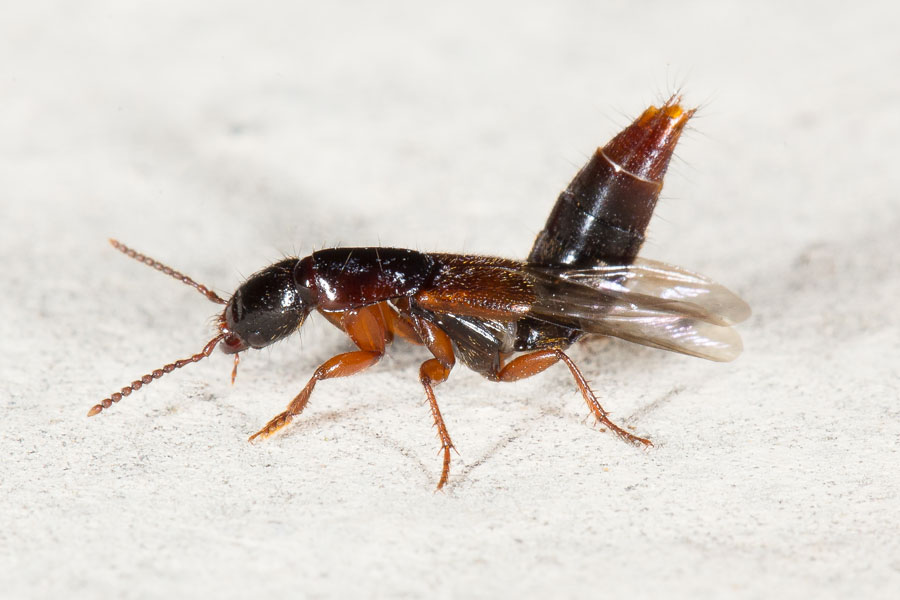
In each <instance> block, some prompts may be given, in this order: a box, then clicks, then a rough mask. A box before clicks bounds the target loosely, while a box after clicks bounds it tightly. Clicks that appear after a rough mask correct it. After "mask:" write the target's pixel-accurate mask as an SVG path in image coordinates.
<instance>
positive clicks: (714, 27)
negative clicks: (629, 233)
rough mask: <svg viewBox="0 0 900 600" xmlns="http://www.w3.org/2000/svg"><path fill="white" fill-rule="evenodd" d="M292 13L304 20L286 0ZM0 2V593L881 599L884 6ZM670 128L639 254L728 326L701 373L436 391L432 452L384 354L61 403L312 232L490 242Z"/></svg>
mask: <svg viewBox="0 0 900 600" xmlns="http://www.w3.org/2000/svg"><path fill="white" fill-rule="evenodd" d="M326 4H327V6H325V5H326ZM550 4H551V3H547V5H533V4H528V3H521V2H506V3H496V4H495V3H485V2H472V3H468V2H462V3H459V2H455V3H453V8H451V7H448V6H440V7H438V6H432V7H424V6H422V3H419V2H408V3H389V4H382V5H379V6H377V7H369V6H363V5H362V4H360V5H356V4H351V3H322V2H303V3H296V2H287V1H284V2H253V3H250V2H246V3H242V2H221V1H219V2H190V3H184V2H109V3H102V2H77V3H73V2H29V3H12V2H5V3H4V8H3V11H2V12H3V18H2V19H0V198H2V205H0V227H2V236H0V237H2V240H0V253H2V261H0V265H2V266H0V269H2V271H0V273H2V279H0V285H2V290H3V293H2V295H0V315H2V319H0V339H2V340H3V346H2V348H3V358H2V365H0V402H2V413H0V414H2V424H0V428H2V441H0V453H2V465H0V590H2V592H0V595H2V596H3V597H4V598H18V597H39V598H40V597H73V596H77V597H113V596H117V597H153V596H155V597H161V596H165V597H179V596H182V597H183V596H186V595H188V594H197V593H200V592H203V593H205V594H209V595H210V596H214V597H222V598H238V597H255V596H259V595H261V594H267V595H270V596H272V597H283V596H288V595H301V596H309V597H336V596H339V595H346V594H350V593H364V594H366V595H372V596H382V597H387V596H404V597H423V596H427V597H430V598H442V597H452V596H476V597H477V596H501V595H516V596H519V597H546V596H547V595H551V594H552V595H555V596H568V597H577V596H580V597H587V596H598V595H601V594H605V593H611V594H615V595H617V596H622V595H624V594H626V593H628V594H633V595H635V596H637V597H647V596H665V597H671V598H692V597H698V596H719V597H721V596H735V597H747V598H751V597H768V598H771V597H799V596H815V597H818V598H823V597H851V596H852V597H879V596H880V597H897V595H898V594H900V526H898V522H900V498H898V490H900V484H898V469H897V467H898V458H900V455H898V447H900V402H898V387H900V381H898V374H897V373H898V371H897V364H898V356H900V353H898V349H900V348H898V339H900V336H898V333H900V320H898V314H900V312H898V310H897V301H898V298H900V268H898V258H897V256H898V250H900V242H898V236H900V233H898V231H900V203H898V189H900V175H898V173H900V169H898V167H897V163H898V158H900V151H898V139H900V79H898V78H897V76H896V75H897V69H898V66H900V42H898V37H897V33H896V27H897V23H898V20H900V9H898V8H897V7H896V5H895V4H891V3H887V2H882V3H877V4H876V3H873V4H867V3H865V2H854V3H844V2H820V3H815V4H813V3H797V4H794V5H788V4H784V3H779V8H767V7H766V5H762V4H759V3H738V2H735V3H729V2H717V3H708V4H707V3H703V2H692V1H684V2H665V3H664V2H658V3H645V4H641V3H635V2H622V3H607V4H605V5H601V3H593V2H555V3H552V6H553V7H552V8H551V7H550ZM676 89H683V91H684V93H685V95H686V99H687V102H689V103H692V104H700V105H702V108H701V110H700V113H699V116H698V118H696V119H695V121H694V123H693V129H692V130H691V131H689V132H688V133H687V134H686V136H685V138H684V139H683V140H682V143H681V145H680V147H679V151H678V158H677V160H676V162H675V163H674V164H673V167H672V169H671V170H670V173H669V176H668V179H667V185H666V189H665V192H664V193H665V197H664V199H663V200H662V202H661V203H660V206H659V209H658V214H657V218H656V219H655V220H654V224H653V225H652V232H651V233H652V237H651V240H650V242H649V243H648V244H647V245H646V247H645V252H644V254H645V255H647V256H651V257H654V258H658V259H663V260H667V261H670V262H675V263H678V264H682V265H684V266H687V267H690V268H693V269H696V270H699V271H701V272H703V273H706V274H708V275H710V276H712V277H714V278H716V279H718V280H720V281H722V282H725V283H727V284H728V285H729V286H730V287H732V288H733V289H735V290H736V291H738V292H739V293H740V294H742V295H743V296H744V297H745V298H746V299H747V300H748V301H749V302H750V304H751V305H752V306H753V308H754V311H755V314H754V317H753V318H752V320H750V321H749V322H748V323H746V324H745V325H744V326H742V327H741V331H742V333H743V335H744V338H745V344H746V351H745V353H744V355H743V356H742V357H741V358H740V359H739V360H738V361H737V362H735V363H732V364H728V365H718V364H711V363H707V362H704V361H700V360H696V359H690V358H686V357H681V356H675V355H670V354H667V353H664V352H660V351H655V350H650V349H645V348H640V347H636V346H631V345H628V344H626V343H624V342H602V341H600V342H594V343H590V344H587V345H584V346H582V347H579V348H578V349H576V350H574V352H573V354H574V357H575V358H576V359H577V361H578V362H579V363H580V364H581V365H582V366H583V368H584V370H585V372H586V373H588V374H589V376H590V377H591V378H592V380H593V383H594V386H595V387H596V389H597V390H598V391H599V392H600V393H601V395H602V398H603V401H604V403H605V404H606V405H607V406H608V407H609V408H610V409H611V410H612V411H614V414H615V415H616V416H617V417H618V418H619V419H620V420H624V421H625V422H627V423H628V424H629V425H630V426H632V427H633V428H634V429H635V430H636V431H637V432H639V433H641V434H646V435H649V436H651V437H652V438H653V440H654V441H655V442H656V444H657V445H656V447H655V448H654V449H652V450H650V451H641V450H638V449H635V448H632V447H629V446H628V445H626V444H623V443H622V442H620V441H619V440H617V439H615V438H614V437H613V436H611V435H609V434H608V433H603V432H600V431H597V430H596V429H594V428H592V427H590V425H589V424H587V423H584V422H583V421H584V418H585V408H584V406H583V403H582V401H581V400H580V398H579V397H578V396H577V395H576V394H575V393H574V391H572V390H573V388H572V385H571V381H570V379H569V377H568V375H567V373H566V372H565V370H564V369H562V368H561V367H557V368H554V369H552V370H551V371H549V372H547V373H545V374H543V375H541V376H539V377H536V378H534V379H533V380H530V381H526V382H521V383H519V384H516V385H498V384H492V383H489V382H487V381H484V380H482V379H480V378H479V377H478V376H476V375H475V374H473V373H471V372H467V371H465V370H464V369H458V370H457V371H455V372H454V374H453V376H452V377H451V379H450V381H449V382H448V383H447V384H446V385H444V386H442V387H440V388H439V398H440V400H441V405H442V408H443V411H444V415H445V417H446V420H447V423H448V426H449V428H450V432H451V434H452V436H453V439H454V440H455V442H456V444H457V446H458V447H459V451H460V455H461V456H459V457H454V459H453V470H452V474H451V481H450V485H449V486H448V487H447V489H446V491H445V492H444V493H439V494H433V493H432V490H433V488H434V485H435V483H436V481H437V477H438V474H439V470H440V460H439V457H438V456H437V454H436V451H437V442H436V440H435V438H434V434H433V431H432V430H431V428H430V425H431V424H430V421H429V416H428V411H427V407H425V406H423V405H422V396H423V395H422V392H421V389H420V386H419V384H418V382H417V381H416V368H417V366H418V364H419V362H420V361H421V360H422V359H423V358H424V355H423V353H422V352H421V350H419V349H415V348H409V347H406V346H397V347H395V348H394V349H393V350H392V351H391V354H390V356H389V357H388V358H387V359H386V360H385V361H384V362H383V363H382V364H381V365H379V366H378V368H376V369H373V370H372V371H371V372H369V373H367V374H365V375H362V376H358V377H355V378H351V379H347V380H342V381H333V382H328V383H326V384H323V385H321V386H320V387H319V389H318V390H317V392H316V394H315V396H314V398H313V402H312V404H311V405H310V408H309V410H308V413H307V414H305V415H304V416H303V417H302V418H301V419H299V420H298V422H297V423H296V425H295V426H294V427H292V428H291V429H290V431H288V432H287V433H286V434H285V435H282V436H280V437H277V438H275V439H272V440H270V441H268V442H266V443H262V444H257V445H250V444H248V443H247V442H246V437H247V435H248V434H250V433H253V432H254V431H256V429H257V428H258V427H259V426H260V425H262V424H263V423H264V422H265V421H266V420H267V419H268V418H270V417H271V416H273V415H274V414H275V413H277V412H278V411H280V410H281V409H282V407H283V406H284V404H285V403H286V402H287V401H288V400H289V398H290V397H291V396H292V395H293V394H294V393H295V392H296V391H297V390H298V389H299V388H300V387H301V386H302V384H303V383H304V382H305V380H306V378H307V377H308V375H309V374H310V373H311V372H312V370H313V369H314V367H315V366H316V365H317V364H318V363H319V362H321V361H322V360H324V359H325V358H327V357H329V356H330V355H332V354H333V353H336V352H339V351H342V350H343V349H344V348H345V347H346V345H347V342H346V341H345V340H344V339H342V337H341V336H340V335H339V334H338V332H337V331H336V330H333V329H332V328H331V327H330V326H327V325H325V324H323V322H322V321H318V322H316V323H315V324H311V325H309V326H308V328H307V330H305V331H304V332H303V335H302V339H301V337H300V336H298V337H297V338H295V339H291V340H290V341H287V342H285V343H282V344H279V345H278V346H276V347H275V348H272V349H271V350H266V351H263V352H259V353H257V354H255V355H250V356H247V358H246V360H245V362H244V364H243V365H242V369H241V373H240V375H239V378H238V383H237V385H236V386H235V387H234V388H232V387H231V386H229V384H228V372H229V369H230V363H229V361H228V359H227V358H226V357H224V356H223V355H221V354H216V355H215V356H214V357H213V358H212V359H211V360H208V361H204V363H202V364H200V365H196V366H194V367H192V368H190V369H185V370H184V371H181V372H179V373H178V374H177V375H174V376H170V377H168V378H166V379H164V380H162V381H160V382H157V383H154V384H153V385H152V386H151V387H150V388H148V389H147V390H144V391H143V392H142V393H140V394H139V395H137V396H132V397H131V398H128V399H127V401H125V402H123V403H122V404H120V405H118V406H116V407H115V409H114V410H111V411H110V412H109V413H108V414H104V415H102V416H101V417H98V418H94V419H86V418H85V416H84V415H85V412H86V410H87V409H88V408H89V407H90V406H91V405H93V404H94V403H96V402H97V401H98V400H99V399H101V398H102V397H104V396H105V395H106V394H108V393H109V392H111V391H112V390H114V389H116V388H117V387H119V386H121V385H122V384H124V383H125V382H127V381H130V380H131V379H132V378H134V377H135V376H136V375H139V374H141V373H144V372H146V371H147V370H148V369H152V368H155V367H157V366H159V365H161V364H163V363H164V362H167V361H168V360H171V359H174V358H180V357H182V356H186V355H189V354H190V353H192V352H195V351H197V350H199V348H200V347H201V346H202V344H203V342H205V340H207V339H208V338H209V336H210V333H209V332H210V318H211V316H212V315H213V314H214V313H215V311H216V308H215V307H213V306H212V305H210V304H209V303H207V302H206V301H205V300H204V299H202V298H201V297H199V296H198V295H197V294H196V293H195V292H193V291H191V290H189V289H187V288H186V287H184V286H181V285H179V284H177V283H175V282H173V281H170V280H167V279H166V278H164V277H162V276H161V275H159V274H157V273H154V272H152V271H150V270H149V269H146V268H144V267H141V266H140V265H138V264H136V263H134V262H132V261H129V260H126V259H125V258H124V257H122V256H120V255H118V254H116V253H115V252H113V251H112V250H111V249H110V248H109V246H108V245H107V244H106V241H105V240H106V238H107V237H109V236H113V235H114V236H117V237H119V238H120V239H122V240H124V241H126V242H128V243H129V244H131V245H133V246H135V247H136V248H138V249H141V250H144V251H146V252H148V253H150V254H152V255H153V256H155V257H157V258H159V259H160V260H164V261H166V262H169V263H171V264H172V265H173V266H175V267H177V268H179V269H182V270H184V271H185V272H187V273H189V274H191V275H192V276H194V277H196V278H197V279H198V280H200V281H202V282H206V283H208V284H211V285H213V286H214V287H215V289H217V290H219V291H221V292H223V293H226V294H227V293H229V292H230V291H231V290H232V289H233V288H234V287H235V286H236V285H237V284H238V283H239V282H240V281H241V279H242V277H244V276H246V275H248V274H250V273H251V272H253V271H254V270H256V269H258V268H260V267H261V266H263V265H265V264H267V263H268V262H270V261H272V260H273V259H276V258H278V257H280V256H281V255H282V254H283V253H294V252H297V253H307V252H309V251H310V250H311V249H313V248H319V247H323V246H328V245H336V244H353V245H365V244H379V243H380V244H383V245H397V246H409V247H415V248H420V249H426V250H443V251H461V250H465V251H470V252H479V253H491V254H499V255H507V256H511V257H522V256H524V255H525V254H526V253H527V251H528V249H529V247H530V245H531V242H532V240H533V238H534V235H535V234H536V232H537V231H538V230H539V229H540V227H541V225H542V224H543V220H544V218H545V217H546V214H547V212H548V211H549V209H550V206H551V205H552V202H553V201H554V199H555V197H556V194H557V193H558V192H559V190H560V189H561V188H562V187H564V186H565V184H566V183H567V182H568V180H569V179H570V178H571V176H572V175H573V174H574V172H575V171H576V170H577V168H578V167H579V166H580V165H581V163H582V162H583V161H584V160H585V158H586V157H587V155H588V154H589V153H590V152H592V151H593V148H594V147H595V146H596V145H597V144H600V143H602V142H604V141H605V140H606V139H608V138H609V137H610V136H611V135H612V134H613V133H615V132H616V131H617V130H618V129H619V128H620V127H621V126H623V125H624V124H625V123H627V122H628V121H629V120H630V118H631V117H633V116H635V115H637V114H638V113H639V112H640V111H641V110H642V109H643V108H644V107H645V106H646V105H648V104H649V103H652V102H657V101H659V100H660V99H663V98H665V97H666V96H667V95H668V94H669V93H671V92H672V91H673V90H676Z"/></svg>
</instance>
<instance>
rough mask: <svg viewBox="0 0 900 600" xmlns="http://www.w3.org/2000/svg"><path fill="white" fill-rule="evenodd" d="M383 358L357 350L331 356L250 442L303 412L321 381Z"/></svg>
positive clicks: (366, 367) (351, 372) (366, 365)
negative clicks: (282, 410) (281, 411)
mask: <svg viewBox="0 0 900 600" xmlns="http://www.w3.org/2000/svg"><path fill="white" fill-rule="evenodd" d="M382 356H384V353H383V352H373V351H366V350H358V351H356V352H347V353H345V354H338V355H337V356H332V357H331V358H329V359H328V360H326V361H325V362H324V363H322V364H321V366H319V368H318V369H316V372H315V373H314V374H313V376H312V377H310V379H309V383H307V384H306V387H304V388H303V389H302V390H301V391H300V393H299V394H297V396H296V397H295V398H294V399H293V400H291V403H290V404H288V406H287V409H285V411H284V412H283V413H281V414H280V415H278V416H276V417H275V418H274V419H272V420H271V421H269V422H268V423H266V426H265V427H263V428H262V429H260V430H259V431H257V432H256V433H254V434H253V435H251V436H250V441H251V442H252V441H253V440H255V439H256V438H258V437H261V438H267V437H269V436H270V435H272V434H273V433H275V432H276V431H278V430H279V429H281V428H282V427H284V426H285V425H287V424H288V423H290V422H291V420H292V419H293V418H294V417H295V416H297V415H299V414H300V413H301V412H303V409H304V408H306V405H307V404H308V403H309V396H310V394H312V391H313V388H314V387H316V383H318V382H319V381H321V380H323V379H331V378H332V377H346V376H348V375H355V374H356V373H359V372H360V371H362V370H364V369H368V368H369V367H371V366H372V365H374V364H375V363H377V362H378V361H379V360H381V357H382Z"/></svg>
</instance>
